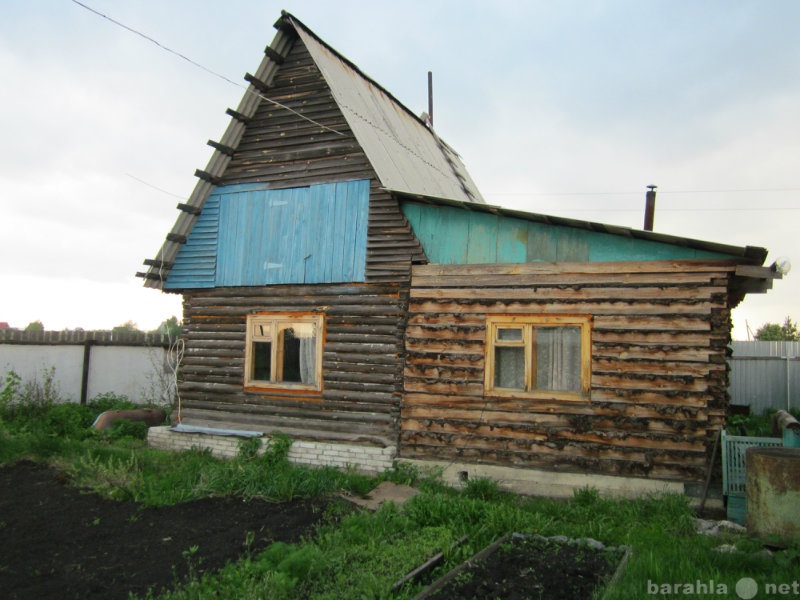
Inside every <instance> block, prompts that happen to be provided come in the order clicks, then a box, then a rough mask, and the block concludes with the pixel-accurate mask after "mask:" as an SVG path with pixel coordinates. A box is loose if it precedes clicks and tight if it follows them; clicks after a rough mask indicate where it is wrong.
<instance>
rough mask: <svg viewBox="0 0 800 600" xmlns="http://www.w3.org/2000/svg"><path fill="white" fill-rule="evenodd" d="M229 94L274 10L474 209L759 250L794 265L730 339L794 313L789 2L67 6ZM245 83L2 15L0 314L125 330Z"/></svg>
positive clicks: (55, 3) (150, 319)
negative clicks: (335, 54) (334, 59)
mask: <svg viewBox="0 0 800 600" xmlns="http://www.w3.org/2000/svg"><path fill="white" fill-rule="evenodd" d="M82 1H84V3H85V4H86V5H88V6H90V7H92V8H94V9H95V10H97V11H98V12H101V13H103V14H105V15H107V16H108V17H111V18H113V19H115V20H117V21H119V22H121V23H124V24H125V25H126V26H128V27H129V28H131V29H134V30H137V31H139V32H141V33H143V34H146V35H147V36H149V37H151V38H153V39H155V40H157V41H158V42H159V43H160V44H162V45H163V46H166V47H168V48H170V49H172V50H175V51H176V52H179V53H181V54H183V55H184V56H186V57H188V58H190V59H191V60H193V61H195V62H196V63H199V64H201V65H202V66H203V67H205V68H206V69H208V70H210V71H213V72H214V73H217V74H221V75H223V76H225V77H227V78H228V79H231V80H233V81H235V82H241V83H242V85H244V81H243V79H242V77H243V75H244V73H245V72H247V71H250V72H253V71H254V70H255V69H256V67H257V66H258V64H259V62H260V61H261V58H262V56H263V50H264V47H265V46H266V45H267V44H268V43H269V42H270V41H271V40H272V38H273V36H274V34H275V30H274V29H273V28H272V24H273V23H274V22H275V20H276V19H277V18H278V17H279V15H280V10H281V9H286V10H288V11H290V12H292V13H293V14H295V16H297V17H298V18H299V19H300V20H302V21H303V22H305V23H306V25H307V26H309V27H310V28H311V29H312V30H313V31H315V32H316V33H317V34H318V35H319V36H321V37H322V38H323V39H324V40H325V41H326V42H328V43H329V44H330V45H332V46H333V47H334V48H336V49H337V50H338V51H340V52H341V53H342V54H344V55H345V56H346V57H348V58H349V59H350V60H352V61H353V62H354V63H355V64H357V65H358V66H359V67H360V68H361V69H362V70H363V71H365V72H366V73H367V74H368V75H370V76H371V77H372V78H374V79H375V80H376V81H378V82H379V83H381V84H382V85H383V86H384V87H386V88H387V89H388V90H390V91H391V92H392V93H393V94H394V95H395V96H396V97H397V98H398V99H400V100H401V101H402V102H404V103H405V104H406V105H407V106H408V107H409V108H411V109H412V110H413V111H415V112H417V113H420V112H422V111H423V110H426V108H427V91H426V85H427V72H428V71H429V70H430V71H433V73H434V99H435V110H434V116H435V123H436V128H437V131H438V132H439V134H440V135H441V136H442V137H443V138H445V139H446V140H447V141H448V142H449V143H450V144H451V145H452V146H454V147H455V148H456V149H457V150H458V151H459V153H460V154H461V155H462V157H463V159H464V162H465V163H466V165H467V167H468V169H469V170H470V172H471V174H472V176H473V178H474V179H475V181H476V183H477V184H478V186H479V187H480V189H481V190H482V192H483V194H484V196H485V197H486V199H487V201H488V202H489V203H490V204H496V205H501V206H505V207H510V208H515V209H520V210H527V211H531V212H541V213H546V214H553V215H560V216H566V217H571V218H577V219H583V220H589V221H598V222H602V223H610V224H616V225H623V226H628V227H635V228H641V227H642V222H643V217H642V212H643V206H644V194H645V191H646V186H647V185H648V184H656V185H658V200H657V206H656V217H655V230H656V231H659V232H662V233H667V234H672V235H677V236H683V237H691V238H698V239H702V240H708V241H713V242H719V243H725V244H733V245H737V246H746V245H751V246H761V247H765V248H768V249H769V252H770V253H769V257H768V259H767V262H768V263H771V262H772V261H774V260H775V259H777V258H779V257H788V258H789V259H791V260H793V261H794V263H795V265H796V270H795V272H793V273H791V274H789V275H788V276H787V277H786V278H784V280H783V281H779V282H776V284H775V289H773V290H772V291H771V292H770V293H768V294H766V295H751V296H748V297H747V298H746V300H745V301H744V302H743V303H742V305H740V307H739V308H737V309H736V311H734V325H735V326H734V337H735V338H736V339H746V338H747V327H748V325H749V327H750V328H751V329H752V330H753V331H754V330H755V329H756V328H757V327H758V326H760V325H761V324H763V323H765V322H780V321H783V319H784V318H785V317H786V316H790V317H792V319H793V320H795V321H797V320H800V307H798V302H797V300H796V299H797V298H798V297H800V252H798V251H797V250H798V248H800V231H798V217H800V179H799V178H798V171H799V169H798V163H799V162H800V36H798V35H797V25H798V23H800V2H797V1H796V0H753V1H736V0H725V1H714V0H704V1H703V2H693V1H689V0H685V1H683V0H681V1H679V0H665V1H657V0H653V1H648V0H627V1H623V0H607V1H599V0H598V1H591V0H574V1H571V0H559V1H558V2H554V1H552V0H544V1H533V0H530V1H497V2H491V1H488V0H484V1H481V2H478V1H474V0H473V1H471V0H458V1H444V0H425V1H424V2H419V1H417V0H404V1H403V2H389V1H388V0H387V1H381V0H372V1H363V2H355V1H347V0H337V1H336V2H331V1H330V0H306V1H303V2H294V3H293V4H292V3H290V2H281V3H276V2H273V1H271V0H260V1H253V0H226V1H225V2H222V1H214V2H212V1H203V0H175V1H171V0H137V1H136V2H127V1H123V0H82ZM243 93H244V90H243V89H242V88H241V87H238V86H236V85H233V84H231V83H229V82H227V81H225V80H224V79H222V78H220V77H217V76H215V75H213V74H211V73H209V72H207V71H205V70H202V69H200V68H198V67H196V66H194V65H192V64H191V63H189V62H187V61H186V60H183V59H181V58H179V57H177V56H175V55H174V54H172V53H169V52H167V51H165V50H164V49H163V48H160V47H159V46H157V45H156V44H154V43H152V42H150V41H148V40H146V39H144V38H143V37H141V36H139V35H136V34H135V33H131V32H130V31H128V30H126V29H123V28H121V27H120V26H118V25H115V24H113V23H112V22H110V21H109V20H107V19H104V18H102V17H99V16H97V15H96V14H93V13H92V12H90V11H89V10H87V9H86V8H83V7H81V6H80V5H78V4H77V3H76V2H74V1H73V0H37V1H35V2H31V1H29V0H11V1H10V4H9V2H8V0H7V1H6V2H5V3H4V12H3V19H2V20H1V21H0V131H1V132H2V136H3V141H2V144H0V277H1V278H2V279H1V281H2V287H0V290H2V293H0V322H8V323H10V324H11V325H12V326H16V327H24V326H25V325H27V324H28V323H29V322H31V321H34V320H41V321H42V322H43V323H44V325H45V326H46V327H47V328H48V329H63V328H75V327H83V328H85V329H90V328H110V327H113V326H115V325H119V324H121V323H124V322H126V321H128V320H132V321H134V322H136V323H137V324H138V325H139V327H140V328H142V329H150V328H154V327H156V326H157V325H158V324H159V323H160V322H161V321H163V320H164V319H166V318H168V317H169V316H171V315H178V316H179V315H180V310H181V308H180V299H179V297H177V296H175V295H168V294H161V293H160V292H158V291H155V290H152V289H145V288H143V287H142V281H141V279H137V278H136V277H135V276H134V275H135V273H136V271H138V270H142V260H143V259H145V258H152V257H153V256H155V254H156V252H157V250H158V248H159V247H160V245H161V242H162V240H163V239H164V236H165V235H166V233H167V232H168V231H169V229H170V227H171V225H172V223H173V221H174V220H175V218H176V216H177V213H178V211H177V210H175V205H176V204H177V203H178V202H181V201H184V200H185V198H186V197H187V196H188V195H189V194H190V192H191V191H192V189H193V187H194V185H195V183H196V179H195V177H194V175H193V173H194V171H195V169H197V168H201V169H202V168H204V167H205V165H206V163H207V162H208V159H209V158H210V156H211V152H212V150H211V148H209V147H208V146H206V144H205V142H206V140H208V139H215V140H216V139H219V137H220V136H221V135H222V133H223V131H224V130H225V127H226V126H227V123H228V121H229V117H227V115H225V109H226V108H228V107H235V106H236V105H237V104H238V102H239V99H240V98H241V96H242V94H243Z"/></svg>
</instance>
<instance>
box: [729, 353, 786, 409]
mask: <svg viewBox="0 0 800 600" xmlns="http://www.w3.org/2000/svg"><path fill="white" fill-rule="evenodd" d="M731 346H732V348H733V356H731V357H730V359H729V364H730V367H731V373H730V387H729V389H728V391H729V393H730V395H731V404H736V405H740V406H749V407H750V412H751V413H753V414H761V413H762V412H764V411H765V410H766V409H769V408H773V409H783V410H788V409H789V408H800V342H733V343H732V344H731Z"/></svg>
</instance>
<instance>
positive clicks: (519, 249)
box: [497, 219, 528, 263]
mask: <svg viewBox="0 0 800 600" xmlns="http://www.w3.org/2000/svg"><path fill="white" fill-rule="evenodd" d="M497 225H498V231H497V235H498V240H497V262H498V263H521V262H526V261H527V260H528V224H527V223H526V222H525V221H521V220H520V219H498V223H497Z"/></svg>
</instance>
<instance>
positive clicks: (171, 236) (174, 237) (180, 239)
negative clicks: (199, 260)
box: [167, 233, 186, 244]
mask: <svg viewBox="0 0 800 600" xmlns="http://www.w3.org/2000/svg"><path fill="white" fill-rule="evenodd" d="M167 241H168V242H175V243H176V244H185V243H186V236H185V235H181V234H179V233H168V234H167Z"/></svg>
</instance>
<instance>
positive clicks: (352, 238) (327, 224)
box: [165, 180, 369, 289]
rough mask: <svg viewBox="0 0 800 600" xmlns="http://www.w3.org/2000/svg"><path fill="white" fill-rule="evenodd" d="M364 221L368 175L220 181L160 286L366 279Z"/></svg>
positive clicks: (367, 203)
mask: <svg viewBox="0 0 800 600" xmlns="http://www.w3.org/2000/svg"><path fill="white" fill-rule="evenodd" d="M368 220H369V181H367V180H361V181H350V182H342V183H335V184H324V185H316V186H311V187H303V188H293V189H285V190H269V189H265V185H264V184H244V185H234V186H225V187H218V188H216V189H215V190H214V191H213V192H212V194H211V195H210V196H209V198H208V200H206V204H205V206H204V207H203V212H202V213H201V214H200V216H199V217H198V219H197V221H196V222H195V224H194V227H193V228H192V231H191V233H190V234H189V237H188V239H187V242H186V244H185V245H184V246H183V247H182V248H181V250H180V251H179V252H178V255H177V258H176V260H175V264H174V266H173V268H172V271H171V272H170V275H169V278H168V279H167V282H166V283H165V288H167V289H184V288H197V287H200V288H207V287H215V286H239V285H272V284H285V283H343V282H356V281H364V279H365V277H366V257H367V225H368Z"/></svg>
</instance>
